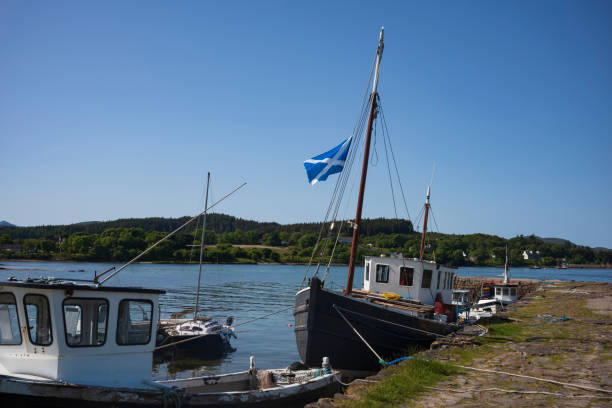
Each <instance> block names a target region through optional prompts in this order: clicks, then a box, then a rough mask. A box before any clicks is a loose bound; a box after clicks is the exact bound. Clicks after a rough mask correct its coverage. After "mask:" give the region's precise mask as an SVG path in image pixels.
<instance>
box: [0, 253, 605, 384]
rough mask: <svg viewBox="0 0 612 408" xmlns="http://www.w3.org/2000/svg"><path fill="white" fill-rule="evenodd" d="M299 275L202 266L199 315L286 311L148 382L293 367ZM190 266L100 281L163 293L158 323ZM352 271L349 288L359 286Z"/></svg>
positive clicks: (332, 280)
mask: <svg viewBox="0 0 612 408" xmlns="http://www.w3.org/2000/svg"><path fill="white" fill-rule="evenodd" d="M110 266H111V265H110V264H103V263H82V262H78V263H77V262H75V263H64V262H0V268H1V269H0V281H1V280H5V279H7V278H8V277H10V276H15V277H18V278H19V277H40V276H53V277H61V278H72V279H91V278H92V277H93V272H94V271H98V272H101V271H104V270H106V269H107V268H108V267H110ZM305 271H306V267H305V266H292V265H206V266H205V268H204V272H203V277H202V282H203V283H202V291H201V295H200V310H202V311H203V314H205V315H207V316H210V317H213V318H217V319H219V320H221V321H224V320H225V318H226V317H227V316H234V317H235V323H234V324H235V325H240V324H241V323H244V322H247V321H250V320H252V319H256V318H258V317H261V316H263V315H266V314H269V313H273V312H277V311H280V310H282V309H287V308H289V309H288V310H285V311H283V312H280V313H278V314H274V315H272V316H270V317H268V318H265V319H260V320H256V321H254V322H252V323H248V324H244V325H240V326H239V327H237V329H236V333H237V335H238V339H233V340H232V345H233V347H235V348H236V351H235V352H232V353H229V354H228V355H227V356H226V357H224V358H223V359H221V360H218V361H209V362H202V361H181V362H172V363H164V364H160V365H156V366H155V367H154V377H155V378H176V377H189V376H193V375H206V374H219V373H227V372H232V371H242V370H246V369H247V368H248V365H249V356H252V355H253V356H255V359H256V365H257V367H259V368H279V367H286V366H287V365H289V364H290V363H292V362H294V361H298V360H299V355H298V352H297V348H296V345H295V337H294V335H293V327H290V326H289V325H290V324H293V314H292V310H291V308H290V307H291V306H292V305H293V299H294V295H295V292H296V291H297V290H298V287H299V285H300V282H301V281H302V278H303V276H304V272H305ZM197 273H198V266H197V265H151V264H138V265H132V266H130V267H128V268H127V269H126V270H124V271H122V272H121V273H119V274H118V275H117V276H116V277H114V278H113V279H111V280H109V281H108V284H110V285H112V286H145V287H152V288H158V289H164V290H166V292H167V293H166V294H165V295H162V296H161V297H160V305H161V311H162V317H169V315H170V314H171V313H174V312H178V311H181V310H184V309H185V308H187V307H193V304H194V302H195V284H196V282H197ZM457 273H458V275H460V276H493V277H494V276H499V275H500V274H502V273H503V269H501V268H459V269H458V270H457ZM345 274H346V267H333V268H332V269H331V271H330V275H329V277H328V279H327V284H326V286H327V287H328V288H329V287H331V288H335V289H340V288H341V287H343V286H344V283H345V281H346V275H345ZM510 277H511V278H516V279H520V278H536V279H562V280H584V281H602V282H612V269H564V270H560V269H529V268H511V269H510ZM362 279H363V275H362V269H361V268H358V270H357V271H356V276H355V281H354V282H355V286H356V287H357V286H361V282H362Z"/></svg>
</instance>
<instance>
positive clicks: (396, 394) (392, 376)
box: [339, 359, 459, 408]
mask: <svg viewBox="0 0 612 408" xmlns="http://www.w3.org/2000/svg"><path fill="white" fill-rule="evenodd" d="M387 370H389V371H388V372H387V373H386V374H387V375H386V376H385V377H384V378H383V379H382V380H381V381H380V382H378V383H377V384H374V385H371V386H369V387H367V392H366V393H364V394H362V395H361V398H360V399H359V400H357V401H353V400H341V401H339V402H340V404H341V406H343V407H347V408H382V407H389V406H397V405H399V404H402V403H408V402H409V401H410V400H411V399H412V398H413V397H414V396H415V395H416V394H418V393H420V392H423V391H425V389H426V388H425V387H426V386H429V385H433V384H435V383H437V382H438V381H440V380H441V379H443V378H444V377H447V376H449V375H453V374H457V373H458V372H459V369H458V368H455V367H453V366H452V365H450V364H447V363H441V362H437V361H427V360H422V359H412V360H407V361H405V362H403V363H402V364H400V365H398V366H397V367H392V368H389V369H387Z"/></svg>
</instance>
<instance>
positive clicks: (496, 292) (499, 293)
mask: <svg viewBox="0 0 612 408" xmlns="http://www.w3.org/2000/svg"><path fill="white" fill-rule="evenodd" d="M501 293H502V291H501V288H495V294H496V295H499V296H501Z"/></svg>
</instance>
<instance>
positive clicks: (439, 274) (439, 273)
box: [436, 271, 442, 289]
mask: <svg viewBox="0 0 612 408" xmlns="http://www.w3.org/2000/svg"><path fill="white" fill-rule="evenodd" d="M441 277H442V271H438V282H437V283H436V289H440V278H441Z"/></svg>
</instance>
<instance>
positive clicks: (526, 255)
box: [523, 250, 540, 260]
mask: <svg viewBox="0 0 612 408" xmlns="http://www.w3.org/2000/svg"><path fill="white" fill-rule="evenodd" d="M523 259H525V260H528V259H540V251H528V250H524V251H523Z"/></svg>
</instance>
